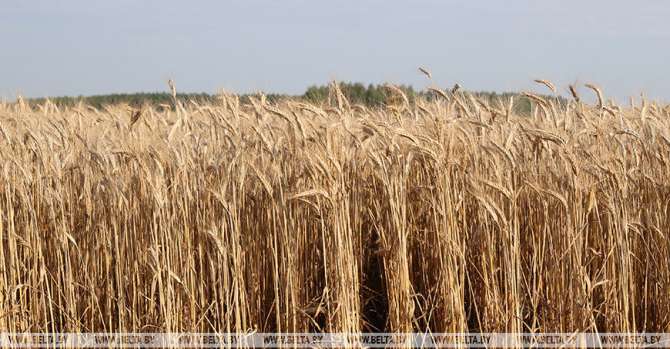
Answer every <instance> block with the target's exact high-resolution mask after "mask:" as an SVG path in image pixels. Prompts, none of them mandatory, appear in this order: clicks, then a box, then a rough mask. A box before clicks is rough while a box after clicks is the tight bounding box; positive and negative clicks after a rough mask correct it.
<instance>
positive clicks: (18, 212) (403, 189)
mask: <svg viewBox="0 0 670 349" xmlns="http://www.w3.org/2000/svg"><path fill="white" fill-rule="evenodd" d="M544 83H545V85H546V86H547V87H550V88H553V85H551V84H550V83H548V82H544ZM589 86H590V85H589ZM590 88H591V89H590V90H589V89H585V90H584V92H583V94H584V95H583V96H578V95H577V94H576V92H575V94H574V95H573V96H571V97H570V100H568V101H566V100H560V99H558V98H554V97H548V96H545V95H542V96H541V95H536V94H530V93H528V94H526V95H524V96H519V97H517V98H511V99H488V98H480V97H475V96H473V95H471V94H468V93H466V92H460V91H456V92H454V93H451V92H444V91H442V90H437V89H433V90H432V92H430V98H428V97H422V98H417V99H416V100H413V101H410V100H408V98H407V97H406V96H405V95H404V94H403V92H402V91H401V90H400V89H399V88H397V87H393V86H390V87H389V91H390V92H391V93H394V94H395V96H396V97H397V98H395V99H394V102H393V103H390V104H388V105H386V106H383V107H378V108H372V107H365V106H361V105H355V104H354V103H350V102H348V101H347V99H346V98H345V96H344V95H343V94H342V93H341V91H340V90H339V89H338V87H337V85H336V84H333V85H332V87H331V97H332V98H330V101H329V102H328V103H323V104H322V105H317V104H315V103H307V102H304V101H298V100H280V101H273V102H269V101H267V100H266V99H265V98H264V97H262V96H260V95H259V96H257V97H256V98H252V99H251V100H250V101H248V102H247V101H245V102H244V103H243V102H241V101H240V99H239V98H238V97H237V96H235V95H230V94H223V93H222V94H221V95H220V98H219V99H218V100H217V101H215V102H211V103H207V104H205V103H197V102H191V101H188V100H179V99H177V98H176V97H175V98H174V99H173V102H172V103H171V104H170V105H163V106H145V107H142V108H140V107H136V106H133V107H131V106H128V105H114V106H109V107H104V108H94V107H90V106H86V105H82V104H80V105H75V106H71V107H63V106H57V105H55V104H53V103H50V102H48V101H47V102H45V103H43V104H40V105H29V104H28V103H26V102H23V101H19V102H17V103H12V104H8V103H5V104H0V237H1V238H0V304H1V307H0V309H1V311H0V332H23V331H32V332H94V331H97V332H104V331H107V332H216V331H220V332H250V331H259V332H321V331H323V332H365V331H369V332H374V331H387V332H423V331H433V332H468V331H479V332H505V333H510V332H571V331H585V332H590V331H598V332H642V331H648V332H670V206H669V205H670V107H669V106H666V105H659V104H657V103H653V102H651V101H646V100H643V99H642V100H641V99H639V98H638V99H636V100H633V101H632V102H631V103H629V104H626V105H614V104H613V103H612V102H610V101H606V100H605V99H604V98H603V96H602V93H601V91H600V89H598V88H597V87H595V86H590ZM542 89H544V90H542ZM538 90H541V91H549V90H547V89H546V88H545V87H544V86H541V85H538ZM586 92H588V93H589V95H588V96H586V95H585V94H586ZM548 93H550V92H548ZM580 97H581V98H580ZM520 98H524V99H526V100H530V101H531V102H532V110H531V112H530V114H529V115H525V114H523V115H522V114H521V113H517V112H515V108H514V106H515V104H516V103H518V102H519V99H520ZM592 100H595V102H592Z"/></svg>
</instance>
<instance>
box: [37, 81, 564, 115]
mask: <svg viewBox="0 0 670 349" xmlns="http://www.w3.org/2000/svg"><path fill="white" fill-rule="evenodd" d="M338 87H339V89H340V91H341V92H342V94H343V95H344V96H345V97H346V98H347V100H348V101H349V102H350V103H351V104H360V105H365V106H368V107H381V106H384V105H387V104H393V103H394V102H395V101H396V100H397V98H398V94H397V92H394V91H392V90H390V89H389V88H388V87H387V86H386V85H380V84H367V85H365V84H362V83H358V82H355V83H350V82H343V83H339V84H338ZM397 87H398V88H399V89H400V90H401V91H402V92H403V93H404V94H405V96H407V99H408V101H409V102H410V103H414V101H415V100H416V98H418V97H422V98H428V99H430V98H437V97H436V95H435V94H434V93H432V92H430V91H416V90H414V88H413V87H412V86H410V85H400V86H397ZM332 93H333V92H332V88H331V85H314V86H310V87H308V88H307V90H306V91H305V92H304V93H303V94H302V95H288V94H276V93H273V94H266V95H265V97H266V99H267V100H268V101H272V102H274V101H280V100H283V99H293V100H302V101H306V102H310V103H315V104H324V103H329V102H332V99H333V98H334V96H333V94H332ZM447 93H449V92H448V91H447ZM471 93H473V94H474V95H476V96H478V97H483V98H484V99H488V100H489V101H491V102H493V101H494V100H496V99H503V100H507V99H509V98H510V97H515V111H516V112H519V113H529V112H530V111H531V105H532V103H531V101H530V99H529V98H527V97H525V96H523V95H520V94H518V93H515V92H505V93H496V92H485V91H480V92H471ZM256 95H258V94H242V95H240V98H241V100H242V102H243V103H244V102H245V101H247V100H248V98H249V97H250V96H256ZM543 97H547V96H543ZM217 98H218V97H217V95H216V94H209V93H204V92H203V93H177V99H178V100H180V101H195V102H197V103H203V104H204V103H215V102H216V100H217ZM549 98H555V99H557V100H558V101H559V102H560V103H564V102H566V100H565V99H564V98H563V97H553V96H552V97H549ZM46 100H47V98H33V99H29V100H28V103H30V104H34V105H35V104H43V103H45V102H46ZM48 100H49V101H51V102H52V103H54V104H56V105H57V106H75V105H77V104H79V103H83V104H86V105H90V106H93V107H95V108H102V107H104V106H106V105H113V104H129V105H134V106H139V105H146V104H148V105H161V104H163V105H170V104H171V103H172V95H171V94H169V93H167V92H139V93H117V94H106V95H94V96H76V97H75V96H63V97H48Z"/></svg>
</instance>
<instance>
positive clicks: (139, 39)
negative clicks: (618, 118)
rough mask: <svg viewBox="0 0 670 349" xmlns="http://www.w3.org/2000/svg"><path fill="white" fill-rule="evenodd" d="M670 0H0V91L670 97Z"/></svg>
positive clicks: (7, 94) (40, 93) (6, 94)
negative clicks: (316, 87) (358, 89)
mask: <svg viewBox="0 0 670 349" xmlns="http://www.w3.org/2000/svg"><path fill="white" fill-rule="evenodd" d="M668 23H670V2H668V1H664V0H640V1H619V0H609V1H604V0H603V1H600V0H597V1H596V0H594V1H587V0H583V1H576V0H560V1H559V0H553V1H540V0H535V1H531V0H505V1H502V0H500V1H480V0H469V1H446V0H443V1H437V0H434V1H433V0H415V1H403V2H401V1H394V0H386V1H381V0H380V1H356V0H340V1H332V0H331V1H319V0H311V1H308V0H281V1H279V0H276V1H270V0H265V1H261V0H244V1H242V0H239V1H204V0H195V1H176V0H160V1H158V0H114V1H112V0H109V1H97V0H86V1H84V0H0V40H1V41H0V97H4V98H13V97H14V96H15V95H16V93H21V94H23V95H26V96H31V97H33V96H47V95H50V96H54V95H79V94H84V95H89V94H102V93H110V92H135V91H158V90H165V89H166V83H165V81H166V80H167V79H168V78H173V79H175V81H176V83H177V89H178V90H181V91H189V92H194V91H205V92H215V91H216V90H217V89H219V88H225V89H227V90H230V91H237V92H249V91H255V90H265V91H269V92H286V93H302V92H303V91H304V90H305V88H306V87H307V86H308V85H311V84H322V83H326V82H327V81H328V80H330V79H338V80H347V81H361V82H366V83H368V82H374V83H378V82H384V81H388V82H393V83H407V84H412V85H414V86H415V87H416V88H424V87H426V86H427V84H428V83H427V81H426V79H425V78H424V77H423V76H422V75H420V74H419V73H418V72H417V67H418V66H424V67H427V68H429V70H431V71H432V73H433V76H434V82H435V83H436V84H438V85H441V86H443V87H446V86H451V85H453V83H454V82H459V83H460V84H461V85H463V86H464V87H465V88H468V89H476V90H496V91H503V90H521V89H535V90H538V91H540V90H541V89H540V88H539V87H537V86H536V85H535V84H533V83H532V82H531V81H532V79H534V78H546V79H550V80H553V81H554V82H555V83H557V84H558V85H559V86H561V87H562V90H564V88H565V87H566V86H567V84H569V83H572V82H579V83H584V82H594V83H597V84H599V85H601V86H602V87H603V88H604V91H605V94H606V95H607V96H615V97H617V98H621V99H623V98H624V97H626V96H629V95H636V96H639V94H640V92H644V93H645V94H646V95H647V96H649V97H651V98H659V99H664V100H670V87H669V83H670V63H668V62H670V24H668Z"/></svg>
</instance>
